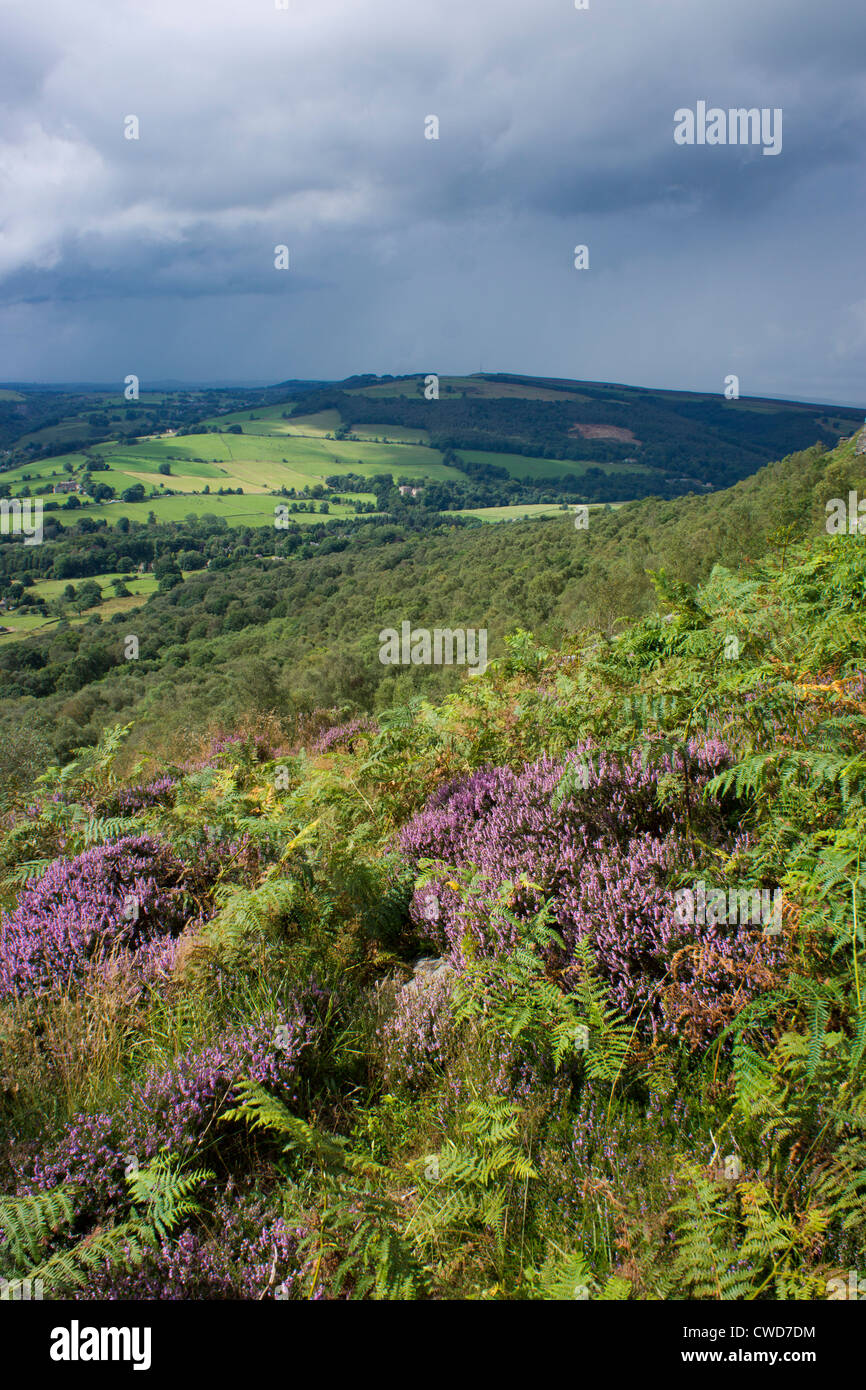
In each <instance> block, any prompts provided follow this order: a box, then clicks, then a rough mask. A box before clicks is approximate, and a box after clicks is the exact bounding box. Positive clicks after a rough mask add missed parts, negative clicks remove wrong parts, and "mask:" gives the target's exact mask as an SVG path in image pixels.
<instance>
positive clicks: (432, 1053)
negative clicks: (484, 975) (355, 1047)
mask: <svg viewBox="0 0 866 1390" xmlns="http://www.w3.org/2000/svg"><path fill="white" fill-rule="evenodd" d="M453 987H454V974H453V971H443V970H440V971H437V973H436V974H435V975H431V976H429V977H427V978H426V979H425V978H423V977H422V978H419V977H417V976H416V978H415V979H413V980H410V981H409V983H408V984H406V985H404V986H403V988H402V989H400V990H398V991H397V994H396V998H395V1000H394V1011H393V1013H392V1014H390V1016H389V1017H388V1018H387V1019H386V1020H385V1022H384V1024H383V1026H382V1027H381V1029H380V1030H379V1044H380V1047H381V1057H382V1068H383V1072H384V1075H385V1078H386V1080H387V1081H388V1082H389V1083H391V1082H393V1081H402V1082H407V1083H409V1084H410V1085H411V1084H419V1083H421V1082H423V1081H424V1080H426V1079H427V1077H428V1076H429V1075H430V1073H431V1070H432V1069H433V1068H437V1067H438V1068H443V1067H444V1066H445V1064H446V1062H447V1060H448V1057H449V1053H450V1046H451V1043H452V1041H453V1037H454V1024H453V1020H452V1017H451V1008H450V1000H451V991H452V989H453Z"/></svg>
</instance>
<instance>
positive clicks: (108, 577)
mask: <svg viewBox="0 0 866 1390" xmlns="http://www.w3.org/2000/svg"><path fill="white" fill-rule="evenodd" d="M121 577H122V576H121V575H120V574H119V573H114V574H95V575H93V576H92V578H93V582H94V583H95V584H98V585H99V587H100V589H101V590H102V594H103V601H102V603H100V604H99V605H97V606H94V607H93V608H87V609H85V610H84V612H83V614H81V616H78V615H77V614H76V613H75V612H74V610H69V611H68V612H67V618H68V621H69V622H70V623H71V624H72V625H73V626H75V625H77V624H79V623H83V622H86V621H87V619H88V618H92V617H93V616H94V614H96V613H98V614H99V616H100V617H101V618H102V620H103V622H105V621H106V620H107V619H108V618H110V617H111V616H112V614H113V613H123V612H125V611H126V610H127V609H130V608H138V607H140V606H141V603H142V601H143V600H146V599H147V597H148V595H150V594H152V593H154V592H155V591H156V587H157V580H156V578H155V576H154V575H152V574H138V573H135V572H133V573H132V574H131V575H130V577H129V578H128V579H127V580H126V581H125V582H126V587H127V589H129V590H130V593H129V596H128V597H126V598H118V597H117V596H116V595H115V593H114V591H113V588H112V581H113V580H115V579H120V578H121ZM84 582H85V581H84V580H82V579H72V580H69V579H40V580H39V582H38V583H36V584H34V585H33V586H32V587H31V588H30V589H29V590H28V592H29V593H31V594H36V595H38V596H39V597H40V598H44V599H45V601H46V602H47V603H50V602H51V600H52V599H56V598H59V597H60V595H61V594H62V593H63V590H64V589H65V588H66V586H67V584H72V586H73V588H75V589H77V588H79V587H80V586H81V584H83V583H84ZM59 622H60V619H59V618H56V617H55V618H45V617H43V615H42V614H41V613H28V612H26V611H25V612H21V611H19V610H17V609H16V610H15V611H14V612H12V613H2V614H0V626H2V627H8V628H11V629H12V630H11V632H4V633H0V642H14V641H15V639H16V638H17V637H19V636H21V635H22V634H24V633H29V632H37V631H38V632H50V631H51V630H52V629H53V628H55V627H57V625H58V623H59Z"/></svg>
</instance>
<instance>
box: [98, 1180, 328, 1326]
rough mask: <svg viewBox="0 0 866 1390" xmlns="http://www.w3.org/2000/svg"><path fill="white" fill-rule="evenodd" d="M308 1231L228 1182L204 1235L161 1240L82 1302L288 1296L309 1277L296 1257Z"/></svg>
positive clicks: (101, 1278) (102, 1279)
mask: <svg viewBox="0 0 866 1390" xmlns="http://www.w3.org/2000/svg"><path fill="white" fill-rule="evenodd" d="M306 1234H307V1229H306V1227H304V1226H293V1225H290V1224H289V1223H288V1222H287V1221H286V1220H285V1219H284V1218H283V1217H282V1216H276V1217H275V1216H274V1214H273V1211H272V1210H271V1211H269V1210H268V1206H267V1203H266V1201H265V1200H264V1199H263V1198H261V1197H256V1196H254V1195H249V1196H245V1197H244V1196H241V1195H240V1194H239V1193H237V1192H236V1191H235V1189H234V1186H233V1184H231V1183H229V1185H228V1187H227V1188H226V1190H225V1192H224V1193H223V1194H222V1195H221V1197H220V1198H219V1200H218V1201H217V1202H216V1204H215V1206H214V1208H213V1211H212V1212H210V1213H209V1214H208V1219H207V1231H206V1232H205V1231H203V1230H202V1229H201V1228H200V1227H197V1228H195V1229H192V1228H190V1229H187V1230H185V1231H182V1232H181V1233H180V1235H179V1236H178V1237H177V1238H176V1239H173V1238H172V1239H165V1240H163V1241H161V1242H160V1245H159V1247H158V1249H157V1250H156V1251H154V1252H153V1253H149V1254H148V1255H147V1256H146V1258H145V1259H144V1260H143V1261H142V1263H141V1264H140V1265H138V1266H136V1267H134V1268H132V1269H128V1270H125V1269H115V1270H111V1269H106V1270H105V1271H103V1272H100V1273H98V1274H97V1275H96V1277H95V1278H94V1279H93V1281H92V1282H91V1283H90V1284H89V1285H88V1287H87V1288H86V1289H83V1290H79V1291H78V1292H77V1294H76V1295H75V1296H76V1297H77V1298H78V1299H84V1300H87V1301H90V1300H92V1299H134V1300H136V1301H137V1300H155V1299H159V1300H181V1299H196V1300H200V1299H204V1300H209V1299H210V1300H213V1299H256V1300H259V1299H262V1298H291V1297H293V1295H295V1294H297V1293H298V1292H300V1290H301V1286H302V1284H303V1277H304V1275H305V1273H306V1266H305V1264H304V1263H303V1262H302V1261H301V1260H299V1257H298V1241H299V1240H301V1239H302V1238H303V1237H304V1236H305V1235H306Z"/></svg>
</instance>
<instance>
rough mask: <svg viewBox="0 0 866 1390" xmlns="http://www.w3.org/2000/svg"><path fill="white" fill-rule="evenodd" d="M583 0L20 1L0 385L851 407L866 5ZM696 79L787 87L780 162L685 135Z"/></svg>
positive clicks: (729, 100) (777, 92)
mask: <svg viewBox="0 0 866 1390" xmlns="http://www.w3.org/2000/svg"><path fill="white" fill-rule="evenodd" d="M590 5H591V8H590V9H589V11H576V10H575V9H574V6H573V3H571V0H531V2H528V3H525V4H524V3H520V4H518V3H515V0H505V2H504V3H495V2H494V0H472V3H467V0H440V3H438V4H437V5H435V6H428V5H417V6H413V5H408V4H407V3H406V0H369V2H368V3H361V4H359V3H357V0H292V4H291V8H290V10H287V11H280V10H277V9H276V8H275V6H274V4H273V0H258V3H255V4H250V3H249V0H237V3H226V2H225V0H216V2H215V3H210V0H207V2H206V0H173V2H172V3H168V0H152V3H149V4H148V5H147V6H146V7H141V6H139V5H137V4H132V3H129V2H128V0H126V2H122V3H117V4H113V5H112V6H111V7H107V6H105V5H104V3H102V0H89V2H88V0H84V2H83V3H81V0H79V3H78V4H76V6H75V7H68V6H65V5H61V4H59V3H57V0H49V2H48V3H47V4H43V5H40V6H39V7H32V6H29V5H28V6H25V5H24V4H20V5H16V4H13V5H12V6H10V7H8V8H7V9H6V11H5V12H4V17H3V21H2V23H3V26H4V29H5V31H6V32H5V34H4V36H3V42H2V44H0V90H2V93H3V97H2V104H0V114H2V131H0V193H2V231H0V305H3V306H4V308H3V314H2V325H0V375H2V376H3V377H5V378H16V379H23V378H27V377H32V378H39V379H51V378H55V379H69V378H70V377H75V378H78V379H80V378H82V377H86V376H93V377H94V378H100V379H105V378H107V377H111V376H112V375H116V374H117V373H118V371H119V370H120V366H119V363H120V359H121V358H122V360H123V363H124V364H126V363H128V362H129V361H130V360H134V361H135V362H136V363H138V364H139V367H140V369H141V371H142V372H143V373H144V374H148V373H149V374H150V375H151V376H160V377H165V376H176V377H187V378H190V379H192V378H196V379H201V378H203V377H206V376H209V375H215V376H220V377H223V378H225V377H230V376H238V377H243V378H250V377H263V378H271V379H281V378H284V377H287V376H293V375H298V376H327V375H335V376H336V375H342V374H343V373H346V372H349V371H364V370H372V371H388V370H391V371H409V370H421V369H427V368H429V369H431V370H432V369H438V370H477V369H478V367H479V366H481V365H483V366H484V368H485V369H487V370H495V369H500V370H512V371H529V372H538V373H544V372H550V373H554V374H556V375H581V376H598V377H602V378H604V377H609V378H614V379H619V380H635V381H642V382H646V383H655V384H659V385H671V386H672V385H693V386H704V387H708V388H710V389H713V388H714V386H716V385H718V386H719V389H721V385H720V384H721V380H722V377H723V376H724V375H725V374H726V373H727V372H729V371H738V370H739V373H740V375H741V377H742V389H743V390H744V391H746V392H755V393H761V392H766V393H770V392H772V391H774V390H775V391H780V392H784V393H786V394H803V395H810V394H811V395H816V396H818V395H825V396H834V397H839V398H843V399H848V398H850V399H854V400H856V399H857V398H858V394H859V391H860V390H861V386H860V382H861V378H862V374H863V367H864V365H866V312H864V308H863V305H864V300H866V291H864V290H863V288H862V272H861V269H860V261H861V252H860V249H859V242H860V239H861V238H860V236H859V234H858V231H857V228H858V226H859V225H860V224H861V223H862V212H863V194H862V183H861V176H860V174H859V161H860V150H861V148H862V143H863V136H864V126H866V93H864V86H863V82H862V79H861V77H860V74H859V71H858V61H857V57H856V54H857V53H858V51H859V53H862V51H863V47H864V37H866V20H864V17H863V16H862V14H860V13H858V12H856V11H855V10H853V8H852V7H851V6H850V5H849V3H848V0H830V3H824V4H822V5H821V6H815V5H814V4H812V3H806V0H769V3H763V4H762V5H761V6H760V7H755V6H754V3H753V0H731V2H730V3H728V4H727V5H725V6H724V7H721V6H719V7H706V6H703V5H697V4H695V3H693V0H662V3H659V4H653V5H647V4H646V3H639V2H638V0H590ZM698 100H705V101H707V102H708V103H709V104H710V105H711V106H712V105H718V106H720V107H722V108H725V109H727V108H728V107H739V106H746V107H752V106H757V107H771V108H773V107H781V108H782V109H783V112H784V127H783V129H784V138H783V149H782V153H781V154H780V155H779V156H778V157H765V156H763V155H762V153H761V150H760V148H753V147H740V146H736V147H717V148H708V147H678V146H677V145H675V144H674V141H673V124H674V112H675V110H676V109H677V108H680V107H694V105H695V103H696V102H697V101H698ZM430 114H435V115H437V116H438V118H439V121H440V138H439V139H438V140H425V139H424V130H423V123H424V118H425V117H426V116H427V115H430ZM128 115H135V116H137V117H138V119H139V121H140V134H141V138H140V139H139V140H137V141H136V140H125V139H124V138H123V121H124V118H125V117H126V116H128ZM282 243H285V244H287V245H288V246H289V247H290V253H291V269H290V270H289V271H288V272H280V271H276V270H275V269H274V268H273V258H274V247H275V246H276V245H277V244H282ZM577 243H587V244H589V245H590V252H591V262H590V266H591V268H590V270H589V271H588V272H577V271H575V270H574V268H573V265H572V255H573V248H574V246H575V244H577Z"/></svg>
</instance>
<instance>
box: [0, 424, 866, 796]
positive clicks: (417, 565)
mask: <svg viewBox="0 0 866 1390" xmlns="http://www.w3.org/2000/svg"><path fill="white" fill-rule="evenodd" d="M864 478H866V461H864V458H863V456H862V455H855V453H854V443H853V440H849V441H847V442H846V443H844V444H843V445H840V446H839V448H837V449H836V450H833V451H831V452H829V453H823V452H822V451H821V450H820V449H818V448H815V449H811V450H807V451H806V452H805V453H800V454H795V455H791V456H789V457H788V458H786V459H784V460H782V461H780V462H777V463H774V464H771V465H768V466H767V467H765V468H764V469H761V470H759V471H758V472H757V473H756V474H754V475H753V476H752V477H750V478H747V479H745V480H743V481H742V482H741V483H738V484H736V485H735V486H734V487H733V488H731V489H728V490H726V491H724V492H720V493H717V494H713V495H712V496H706V497H698V496H690V497H686V498H682V499H680V500H677V501H661V500H659V499H652V498H650V499H645V500H642V501H639V502H635V503H631V504H628V505H625V506H622V507H620V508H617V509H616V510H611V511H605V510H604V509H598V510H596V509H593V510H591V511H590V513H589V518H590V520H589V527H588V529H587V530H585V531H581V530H575V528H574V525H573V518H572V517H571V516H570V515H564V516H562V517H561V518H559V517H556V516H554V517H552V518H536V519H533V520H532V521H529V522H513V523H511V524H510V525H508V526H506V527H503V526H483V527H482V526H479V525H478V524H477V522H472V521H471V520H469V519H464V518H459V519H458V518H455V517H453V516H452V515H451V514H438V513H429V514H427V513H424V512H423V511H419V509H418V508H417V507H413V506H411V505H407V504H405V503H404V502H403V499H400V498H399V496H398V497H397V498H396V499H395V500H394V501H393V504H392V513H391V519H390V521H389V522H388V523H387V524H386V523H384V522H383V521H381V520H379V521H377V520H376V519H374V518H370V519H365V518H363V517H357V518H355V519H353V520H351V521H345V522H343V521H334V520H331V519H327V520H325V519H324V518H316V517H315V516H314V515H313V514H312V513H311V514H308V516H307V517H305V518H304V521H303V522H302V521H301V519H300V518H299V517H298V518H294V517H292V518H290V520H291V521H292V525H291V526H290V527H289V528H288V529H286V530H284V531H278V532H275V531H274V529H273V528H268V529H267V530H256V529H252V528H250V529H247V528H234V529H232V530H229V529H228V528H226V527H225V525H222V526H220V525H219V524H217V523H215V522H213V521H208V520H207V519H204V518H202V519H199V520H198V521H195V520H190V521H189V522H186V523H176V524H174V525H172V526H165V525H161V526H153V525H151V526H140V527H137V526H135V524H134V523H131V522H130V523H125V522H124V521H123V520H121V521H119V522H118V523H117V524H115V525H114V526H111V527H109V526H108V525H107V524H106V525H102V526H98V525H96V524H95V523H93V522H92V521H91V520H90V519H89V518H87V519H82V521H80V522H79V523H78V525H77V526H75V527H70V528H64V529H63V530H62V531H59V530H58V531H52V530H51V529H50V523H48V522H46V533H45V534H46V539H45V541H44V543H43V544H42V545H41V546H33V547H25V546H23V545H22V544H21V542H20V538H14V537H11V538H7V540H6V543H5V544H4V545H2V546H0V563H2V564H3V565H5V567H6V572H5V585H6V590H7V592H11V591H13V590H14V585H15V583H16V581H17V582H18V586H19V588H21V581H22V580H26V579H30V580H31V581H36V582H34V583H32V584H31V586H30V587H28V588H26V589H24V588H21V593H20V596H19V598H18V600H17V603H18V607H17V608H16V610H15V612H14V613H13V614H10V617H9V620H8V621H9V622H13V621H15V619H16V617H17V616H18V615H20V614H21V613H22V612H24V613H30V614H32V615H33V616H32V618H31V619H30V620H31V621H32V622H33V623H40V624H42V623H44V624H45V627H46V630H45V631H44V633H40V632H39V631H38V629H37V630H35V631H33V633H32V635H30V636H29V637H26V638H24V639H21V638H19V639H18V640H16V641H11V640H10V639H0V696H2V703H0V727H2V728H9V729H14V728H17V727H18V725H19V723H20V715H21V711H22V710H23V709H26V711H27V721H28V741H29V743H30V744H31V745H32V748H33V757H34V758H35V759H37V761H38V760H39V759H41V758H42V757H44V755H45V750H46V748H48V749H51V750H53V751H54V752H55V753H58V752H59V753H61V754H63V755H64V756H65V755H68V753H69V752H70V751H71V750H72V749H73V748H74V747H76V746H78V745H79V744H80V743H81V742H82V741H92V740H96V739H97V738H98V737H99V734H100V731H101V730H102V729H103V728H105V727H106V726H107V725H109V724H111V723H114V722H116V720H117V719H119V718H122V719H123V720H124V721H127V720H129V719H133V720H134V721H135V725H136V728H135V733H134V734H133V746H134V747H136V748H142V749H144V748H147V747H148V746H149V744H150V741H151V739H152V737H153V736H154V733H155V731H157V730H158V731H159V735H160V738H161V739H165V738H167V737H168V736H169V733H171V735H172V736H173V737H176V738H177V740H178V746H179V747H180V746H181V745H183V743H184V741H185V740H187V741H188V740H189V739H195V738H196V737H198V736H199V735H200V733H201V731H202V728H203V727H209V728H214V729H215V730H216V731H217V732H218V731H220V730H221V729H222V728H223V727H227V726H231V725H232V724H233V723H234V721H236V720H237V719H239V718H241V717H242V716H244V715H245V714H246V715H249V714H252V713H258V714H262V715H265V714H267V713H269V712H270V711H271V710H273V709H278V710H279V711H280V712H281V718H282V719H283V722H284V726H285V727H286V729H287V730H289V729H293V728H295V727H296V726H297V723H298V720H299V719H301V718H302V717H304V716H307V715H309V714H310V713H312V711H314V710H315V709H316V708H319V707H326V708H338V709H342V710H343V711H344V712H345V713H346V714H347V715H348V714H350V713H352V712H357V711H361V710H368V711H369V710H375V709H382V708H386V707H388V706H389V705H391V704H394V703H400V702H402V701H404V700H406V699H408V698H410V697H411V696H412V695H414V694H421V693H425V692H429V693H439V694H440V695H441V694H444V693H445V692H446V691H448V690H450V689H453V688H454V683H455V681H456V679H457V673H456V672H455V671H453V670H450V669H448V668H445V667H435V666H429V667H425V666H421V667H417V666H416V667H411V668H409V669H405V668H403V667H394V666H383V665H382V664H381V663H380V661H379V659H378V647H379V639H378V635H379V632H380V631H381V630H382V629H383V628H386V627H398V628H399V626H400V623H401V622H402V621H404V620H409V621H411V622H413V623H415V624H416V625H426V626H430V627H433V626H436V625H444V626H449V627H454V626H465V627H471V628H486V629H488V631H489V649H490V655H491V656H492V657H495V656H501V655H503V654H504V650H505V649H504V639H505V637H506V636H507V634H508V633H509V632H510V631H514V630H515V629H516V628H518V627H520V628H530V629H532V630H533V631H534V632H535V633H536V634H537V635H538V637H539V639H540V640H542V641H544V642H558V641H560V640H562V639H563V638H564V637H565V636H566V635H569V634H573V633H577V632H580V631H581V630H583V629H589V628H593V627H600V628H601V629H602V631H603V632H604V633H605V634H607V635H608V636H609V635H612V634H613V632H614V631H615V629H616V628H617V627H618V625H620V624H621V622H622V621H623V620H628V619H630V618H634V617H637V616H640V615H642V614H644V613H647V612H649V611H651V610H652V609H653V608H654V607H655V596H654V591H653V588H652V584H651V581H650V578H649V574H648V571H654V570H658V569H665V570H666V571H667V572H668V573H669V574H670V576H671V577H672V578H673V579H675V580H677V581H681V582H686V583H695V582H698V581H700V580H703V579H705V578H706V577H707V576H708V575H709V573H710V571H711V569H712V566H713V564H715V563H717V562H718V563H722V564H725V565H728V566H734V567H736V566H741V565H742V564H744V563H745V562H748V561H751V560H755V559H757V558H759V557H760V556H761V555H763V554H764V552H765V551H766V549H767V545H768V543H770V542H771V541H772V543H773V544H775V545H778V546H783V545H785V544H787V543H789V542H790V541H791V540H792V539H796V538H798V537H802V536H807V535H815V534H817V533H819V532H820V531H821V530H822V528H823V524H824V520H825V502H826V499H827V498H828V497H832V496H842V497H844V496H847V491H848V489H849V488H850V487H859V488H860V490H861V492H863V491H864V490H866V487H864ZM311 523H312V524H311ZM155 555H156V556H157V558H156V559H154V556H155ZM275 557H276V558H275ZM205 565H207V566H208V568H204V566H205ZM141 566H151V567H152V568H151V569H145V570H144V573H143V574H142V573H140V572H139V567H141ZM13 567H14V568H13ZM94 575H95V576H98V577H99V585H100V586H103V588H102V593H101V594H96V595H92V596H91V597H90V598H88V596H87V595H86V594H85V595H84V597H83V598H82V599H80V600H79V599H77V598H76V597H75V596H74V595H75V594H80V593H81V590H82V588H83V585H84V584H86V583H87V582H88V579H89V578H90V582H91V583H93V582H96V581H94V580H93V579H92V576H94ZM124 575H126V576H127V580H128V582H126V588H127V589H128V590H129V596H128V597H125V598H120V599H118V598H116V597H113V595H114V594H116V592H117V585H116V583H115V581H118V582H125V581H123V579H122V576H124ZM82 581H83V583H82ZM67 587H70V588H71V589H72V590H73V597H72V598H70V599H65V598H63V593H64V591H65V589H66V588H67ZM136 590H144V591H145V594H146V593H149V595H150V596H149V597H147V601H146V603H145V604H144V606H143V607H142V605H141V596H145V595H141V596H137V595H136V592H135V591H136ZM15 592H17V590H15ZM43 593H45V594H46V595H48V597H47V599H46V600H45V602H46V603H47V604H48V605H49V606H48V607H46V609H45V611H44V612H43V613H42V614H41V616H40V615H39V610H38V609H37V608H34V607H33V606H32V605H33V604H34V603H36V604H38V602H39V598H40V596H41V594H43ZM88 602H90V603H91V604H92V606H91V607H90V608H88V607H87V604H88ZM22 605H23V607H22ZM52 611H54V612H55V613H56V614H57V616H54V617H51V612H52ZM130 634H134V635H135V636H136V637H137V638H138V642H139V655H138V657H137V658H136V659H135V660H129V659H127V656H126V650H127V648H126V642H125V639H126V637H127V636H128V635H130ZM21 700H24V701H25V704H23V705H21V704H19V701H21ZM16 767H17V764H16ZM9 775H15V776H17V775H18V772H17V771H15V772H14V774H13V771H12V769H11V768H10V772H9Z"/></svg>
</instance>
